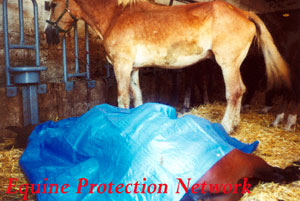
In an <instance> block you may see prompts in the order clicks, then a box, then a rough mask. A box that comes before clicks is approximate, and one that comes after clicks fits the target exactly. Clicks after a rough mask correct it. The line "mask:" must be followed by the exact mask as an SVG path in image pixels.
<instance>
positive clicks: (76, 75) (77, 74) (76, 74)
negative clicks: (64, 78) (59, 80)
mask: <svg viewBox="0 0 300 201" xmlns="http://www.w3.org/2000/svg"><path fill="white" fill-rule="evenodd" d="M71 77H86V73H72V74H70V73H69V74H68V78H71Z"/></svg>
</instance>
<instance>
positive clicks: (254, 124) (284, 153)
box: [0, 103, 300, 201]
mask: <svg viewBox="0 0 300 201" xmlns="http://www.w3.org/2000/svg"><path fill="white" fill-rule="evenodd" d="M225 106H226V105H225V103H213V104H208V105H203V106H200V107H198V108H194V109H192V110H191V112H190V113H192V114H195V115H198V116H201V117H204V118H207V119H209V120H210V121H212V122H220V120H221V118H222V117H223V114H224V110H225ZM257 110H258V108H251V109H247V111H246V112H245V113H242V114H241V123H240V125H239V127H238V128H237V130H236V131H235V132H234V133H233V134H232V136H233V137H236V138H237V139H239V140H241V141H243V142H253V141H254V140H259V141H260V144H259V147H258V150H257V151H255V153H254V154H256V155H258V156H260V157H262V158H263V159H265V160H266V161H267V162H268V163H269V164H271V165H273V166H277V167H281V168H285V167H286V166H288V165H291V164H292V162H293V161H299V160H300V129H299V127H296V128H295V132H287V131H283V130H282V129H279V128H273V127H270V126H269V125H270V124H271V122H272V120H273V119H274V115H272V114H258V113H257ZM12 143H13V139H12V138H7V139H5V140H4V142H2V143H0V201H12V200H22V198H23V196H22V195H20V194H11V195H8V194H5V192H6V191H7V186H8V181H9V180H8V179H9V178H18V182H17V187H18V186H20V185H21V184H26V183H28V181H27V180H26V178H25V176H24V174H23V173H22V171H21V169H20V167H19V164H18V160H19V158H20V156H21V155H22V153H23V151H24V150H22V149H14V148H12V149H11V150H4V149H3V147H5V146H7V145H9V144H12ZM241 168H242V167H241ZM299 199H300V181H297V182H293V183H291V184H285V185H279V184H275V183H263V184H259V185H258V186H256V187H255V188H254V189H253V190H252V191H251V194H246V195H244V196H243V198H242V199H241V201H279V200H284V201H298V200H299ZM28 200H30V201H33V200H35V197H34V196H33V195H29V197H28Z"/></svg>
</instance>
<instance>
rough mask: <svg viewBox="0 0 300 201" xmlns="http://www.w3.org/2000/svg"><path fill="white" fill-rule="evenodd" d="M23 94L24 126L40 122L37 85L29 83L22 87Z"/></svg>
mask: <svg viewBox="0 0 300 201" xmlns="http://www.w3.org/2000/svg"><path fill="white" fill-rule="evenodd" d="M22 96H23V117H24V126H27V125H29V124H32V125H36V124H38V123H39V115H38V113H39V112H38V104H37V101H38V100H37V96H38V95H37V87H36V85H29V86H23V87H22Z"/></svg>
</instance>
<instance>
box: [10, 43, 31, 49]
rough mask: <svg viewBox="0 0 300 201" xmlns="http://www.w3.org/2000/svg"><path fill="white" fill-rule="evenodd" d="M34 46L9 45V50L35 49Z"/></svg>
mask: <svg viewBox="0 0 300 201" xmlns="http://www.w3.org/2000/svg"><path fill="white" fill-rule="evenodd" d="M35 48H36V47H35V45H24V44H9V49H33V50H34V49H35Z"/></svg>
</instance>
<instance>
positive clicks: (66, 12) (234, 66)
mask: <svg viewBox="0 0 300 201" xmlns="http://www.w3.org/2000/svg"><path fill="white" fill-rule="evenodd" d="M124 2H125V3H124ZM127 3H130V6H129V5H127ZM120 4H122V5H120ZM51 5H52V9H51V16H50V20H49V21H48V22H49V23H50V24H49V26H48V27H47V29H46V35H47V37H48V38H52V39H53V38H57V37H58V35H54V36H53V34H55V31H53V30H59V31H62V32H65V31H68V30H69V29H70V27H71V26H72V25H73V24H74V21H76V20H77V19H82V20H84V21H86V22H87V23H88V24H89V25H90V26H91V27H92V29H94V30H95V31H96V32H97V33H98V34H99V36H100V37H101V38H102V39H103V45H104V47H105V51H106V53H107V58H108V60H109V61H110V62H111V63H112V64H113V67H114V72H115V75H116V80H117V84H118V106H119V107H123V108H129V105H130V91H131V94H132V97H133V101H134V106H135V107H136V106H138V105H141V104H142V103H143V101H142V93H141V90H140V85H139V75H138V72H139V68H140V67H146V66H159V67H162V68H169V69H176V68H183V67H186V66H189V65H192V64H195V63H196V62H198V61H201V60H204V59H207V58H212V57H214V58H215V60H216V62H217V63H218V64H219V66H220V67H221V69H222V73H223V77H224V81H225V86H226V99H227V108H226V111H225V114H224V117H223V119H222V125H223V126H224V128H225V129H226V131H227V132H228V133H231V132H232V131H233V130H234V128H235V127H236V126H238V124H239V122H240V107H241V100H242V95H243V93H244V92H245V86H244V84H243V81H242V78H241V75H240V65H241V63H242V62H243V60H244V58H245V57H246V55H247V53H248V49H249V47H250V45H251V43H252V41H253V38H254V37H255V36H256V37H257V39H258V42H259V43H260V45H261V48H262V50H263V53H264V58H265V61H266V68H267V75H268V81H269V83H270V84H272V83H278V82H280V81H283V82H285V83H289V72H288V68H287V65H286V63H285V61H284V59H283V58H282V57H281V55H280V53H279V52H278V50H277V48H276V46H275V45H274V43H273V39H272V36H271V34H270V33H269V31H268V30H267V29H266V27H265V25H264V23H263V22H262V21H261V19H260V18H259V17H258V16H257V15H256V14H254V13H253V12H247V11H243V10H241V9H238V8H236V7H234V6H232V5H231V4H228V3H226V2H224V1H212V2H205V3H193V4H187V5H180V6H162V5H156V4H153V3H150V2H147V1H139V0H135V1H134V0H127V1H121V0H119V2H118V1H117V0H105V1H104V0H89V1H84V0H53V1H52V4H51ZM51 35H52V36H51ZM56 42H57V40H56Z"/></svg>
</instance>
